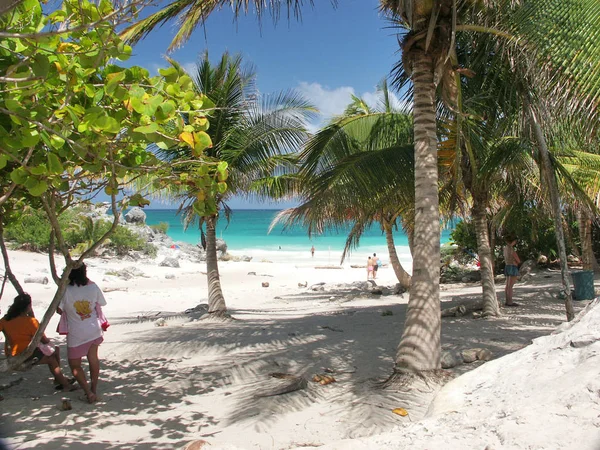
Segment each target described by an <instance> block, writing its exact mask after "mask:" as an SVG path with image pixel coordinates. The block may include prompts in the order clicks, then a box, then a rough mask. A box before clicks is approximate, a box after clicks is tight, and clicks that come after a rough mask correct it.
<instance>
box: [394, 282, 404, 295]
mask: <svg viewBox="0 0 600 450" xmlns="http://www.w3.org/2000/svg"><path fill="white" fill-rule="evenodd" d="M393 292H394V295H402V294H404V293H405V292H406V288H404V287H403V286H402V285H401V284H400V283H396V286H394V291H393Z"/></svg>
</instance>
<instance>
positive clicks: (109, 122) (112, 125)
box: [92, 116, 121, 134]
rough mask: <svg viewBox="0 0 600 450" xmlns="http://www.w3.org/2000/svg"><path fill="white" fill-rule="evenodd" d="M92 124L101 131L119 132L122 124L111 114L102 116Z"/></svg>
mask: <svg viewBox="0 0 600 450" xmlns="http://www.w3.org/2000/svg"><path fill="white" fill-rule="evenodd" d="M92 126H93V127H94V128H95V129H97V130H100V131H106V132H107V133H114V134H116V133H118V132H119V131H121V126H120V125H119V122H117V119H115V118H114V117H109V116H101V117H98V118H97V119H96V120H94V122H93V124H92Z"/></svg>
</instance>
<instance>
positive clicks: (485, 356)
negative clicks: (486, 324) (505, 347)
mask: <svg viewBox="0 0 600 450" xmlns="http://www.w3.org/2000/svg"><path fill="white" fill-rule="evenodd" d="M477 359H478V360H480V361H489V360H491V359H492V352H490V351H489V350H488V349H487V348H482V349H480V350H479V351H478V352H477Z"/></svg>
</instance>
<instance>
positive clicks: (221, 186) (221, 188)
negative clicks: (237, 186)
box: [217, 181, 227, 194]
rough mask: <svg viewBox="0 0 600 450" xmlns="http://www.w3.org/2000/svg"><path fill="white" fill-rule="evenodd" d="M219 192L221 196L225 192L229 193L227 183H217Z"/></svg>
mask: <svg viewBox="0 0 600 450" xmlns="http://www.w3.org/2000/svg"><path fill="white" fill-rule="evenodd" d="M217 190H218V191H219V194H224V193H225V191H227V183H225V182H224V181H219V182H218V183H217Z"/></svg>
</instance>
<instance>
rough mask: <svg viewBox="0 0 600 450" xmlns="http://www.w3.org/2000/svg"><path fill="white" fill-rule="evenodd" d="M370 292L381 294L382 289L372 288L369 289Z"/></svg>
mask: <svg viewBox="0 0 600 450" xmlns="http://www.w3.org/2000/svg"><path fill="white" fill-rule="evenodd" d="M371 294H373V295H382V294H383V290H382V289H381V288H378V287H377V288H373V289H371Z"/></svg>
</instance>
